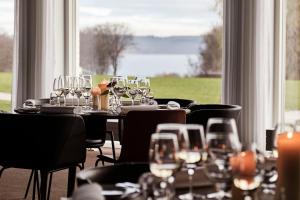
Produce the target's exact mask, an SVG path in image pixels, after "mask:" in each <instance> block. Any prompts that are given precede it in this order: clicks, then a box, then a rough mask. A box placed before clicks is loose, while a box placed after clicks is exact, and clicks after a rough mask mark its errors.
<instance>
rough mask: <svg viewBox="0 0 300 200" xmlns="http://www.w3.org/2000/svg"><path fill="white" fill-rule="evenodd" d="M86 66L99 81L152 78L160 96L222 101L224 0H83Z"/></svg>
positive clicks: (81, 19)
mask: <svg viewBox="0 0 300 200" xmlns="http://www.w3.org/2000/svg"><path fill="white" fill-rule="evenodd" d="M79 2H80V5H79V13H80V15H79V25H80V67H81V69H82V71H83V73H92V74H97V75H95V78H94V79H95V80H96V81H94V83H98V82H99V81H100V80H101V79H103V78H107V76H111V75H123V76H127V75H131V76H147V77H151V89H152V91H153V93H154V96H155V97H177V98H188V99H194V100H197V101H198V102H201V103H219V102H220V101H221V95H220V94H221V71H222V70H221V66H222V64H221V60H222V59H221V57H222V41H221V40H222V14H221V13H220V10H222V9H220V8H221V3H222V2H221V1H220V0H201V1H198V0H187V1H183V0H176V1H174V0H166V1H160V0H155V1H148V0H125V1H119V0H111V1H105V0H97V1H93V0H80V1H79Z"/></svg>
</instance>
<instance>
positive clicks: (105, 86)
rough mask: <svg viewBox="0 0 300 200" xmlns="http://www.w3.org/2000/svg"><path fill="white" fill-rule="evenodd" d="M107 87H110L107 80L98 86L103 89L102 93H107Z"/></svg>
mask: <svg viewBox="0 0 300 200" xmlns="http://www.w3.org/2000/svg"><path fill="white" fill-rule="evenodd" d="M107 85H108V81H107V80H103V81H101V82H100V83H99V84H98V87H99V88H100V89H101V91H103V92H104V91H105V90H107Z"/></svg>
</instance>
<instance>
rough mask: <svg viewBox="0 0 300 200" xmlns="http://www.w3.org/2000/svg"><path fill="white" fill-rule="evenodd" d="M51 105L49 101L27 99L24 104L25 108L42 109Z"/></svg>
mask: <svg viewBox="0 0 300 200" xmlns="http://www.w3.org/2000/svg"><path fill="white" fill-rule="evenodd" d="M47 103H49V99H27V100H26V101H25V102H24V103H23V107H24V108H27V107H30V108H31V107H40V106H41V105H43V104H47Z"/></svg>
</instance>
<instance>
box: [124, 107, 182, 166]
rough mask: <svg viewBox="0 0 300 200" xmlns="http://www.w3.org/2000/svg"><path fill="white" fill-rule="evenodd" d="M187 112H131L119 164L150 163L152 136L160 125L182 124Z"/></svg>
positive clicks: (125, 124) (125, 125)
mask: <svg viewBox="0 0 300 200" xmlns="http://www.w3.org/2000/svg"><path fill="white" fill-rule="evenodd" d="M185 119H186V112H185V110H181V109H179V110H150V111H149V110H148V111H130V112H128V114H127V115H126V118H125V121H124V133H123V142H122V149H121V154H120V158H119V160H118V162H148V160H149V155H148V154H149V153H148V152H149V143H150V138H151V134H152V133H154V132H155V131H156V126H157V124H160V123H181V124H184V123H185V121H186V120H185Z"/></svg>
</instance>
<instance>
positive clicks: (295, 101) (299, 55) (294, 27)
mask: <svg viewBox="0 0 300 200" xmlns="http://www.w3.org/2000/svg"><path fill="white" fill-rule="evenodd" d="M286 3H287V16H286V76H285V77H286V96H285V110H286V112H285V121H287V122H291V123H293V122H294V121H295V120H300V0H287V1H286Z"/></svg>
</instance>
